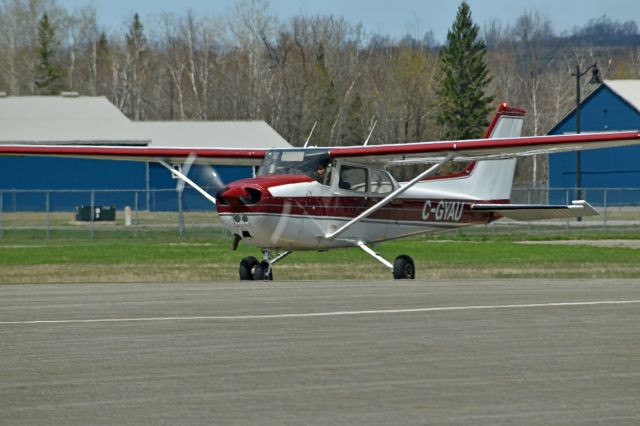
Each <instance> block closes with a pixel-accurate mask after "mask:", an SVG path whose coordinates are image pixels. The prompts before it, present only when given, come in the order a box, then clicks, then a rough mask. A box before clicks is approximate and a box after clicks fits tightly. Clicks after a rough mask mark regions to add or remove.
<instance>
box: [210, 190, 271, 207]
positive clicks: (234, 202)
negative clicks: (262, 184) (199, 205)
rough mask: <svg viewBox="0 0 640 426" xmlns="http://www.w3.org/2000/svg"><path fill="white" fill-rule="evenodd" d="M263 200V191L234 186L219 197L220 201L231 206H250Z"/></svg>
mask: <svg viewBox="0 0 640 426" xmlns="http://www.w3.org/2000/svg"><path fill="white" fill-rule="evenodd" d="M261 198H262V191H261V190H260V189H257V188H249V187H242V186H234V187H231V188H229V189H227V190H226V191H224V192H223V193H222V194H220V195H219V197H218V200H219V201H220V202H221V203H222V204H226V205H229V206H236V207H237V206H249V205H253V204H256V203H257V202H258V201H260V199H261Z"/></svg>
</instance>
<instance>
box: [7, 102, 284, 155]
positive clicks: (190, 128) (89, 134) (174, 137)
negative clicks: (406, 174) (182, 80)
mask: <svg viewBox="0 0 640 426" xmlns="http://www.w3.org/2000/svg"><path fill="white" fill-rule="evenodd" d="M0 144H5V145H7V144H47V145H148V146H152V147H196V148H204V147H209V148H212V147H218V148H261V149H267V148H289V147H291V145H290V144H289V143H288V142H287V141H286V140H284V139H283V138H282V136H280V135H279V134H278V133H277V132H276V131H275V130H273V128H271V126H269V125H268V124H267V123H265V122H264V121H157V122H155V121H146V122H132V121H131V120H129V119H128V118H127V117H126V116H125V115H124V114H123V113H122V112H121V111H120V110H119V109H118V108H117V107H116V106H115V105H113V104H112V103H111V102H109V100H108V99H107V98H105V97H102V96H100V97H95V96H17V97H13V96H10V97H2V96H0Z"/></svg>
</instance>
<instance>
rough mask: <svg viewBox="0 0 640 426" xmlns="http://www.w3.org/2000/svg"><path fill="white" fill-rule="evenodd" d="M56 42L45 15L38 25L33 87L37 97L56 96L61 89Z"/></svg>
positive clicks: (52, 29)
mask: <svg viewBox="0 0 640 426" xmlns="http://www.w3.org/2000/svg"><path fill="white" fill-rule="evenodd" d="M57 50H58V41H57V40H56V33H55V29H54V27H53V26H52V25H51V24H50V23H49V17H48V16H47V14H46V13H45V14H44V15H43V16H42V19H41V20H40V22H39V23H38V50H37V54H38V58H39V62H38V65H37V67H36V72H35V85H36V89H37V93H38V94H39V95H57V94H59V93H60V91H61V89H62V81H61V77H62V69H61V67H60V64H59V63H58V62H57V60H56V54H57Z"/></svg>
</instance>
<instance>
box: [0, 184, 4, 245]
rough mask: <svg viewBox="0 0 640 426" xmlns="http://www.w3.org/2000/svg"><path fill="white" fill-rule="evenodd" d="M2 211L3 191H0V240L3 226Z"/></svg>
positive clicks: (2, 234) (2, 236)
mask: <svg viewBox="0 0 640 426" xmlns="http://www.w3.org/2000/svg"><path fill="white" fill-rule="evenodd" d="M3 212H4V192H0V240H2V239H4V227H3V226H2V214H3Z"/></svg>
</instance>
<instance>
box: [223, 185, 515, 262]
mask: <svg viewBox="0 0 640 426" xmlns="http://www.w3.org/2000/svg"><path fill="white" fill-rule="evenodd" d="M369 183H370V182H369ZM390 185H391V187H389V188H384V189H383V192H382V193H379V192H372V191H371V189H372V185H369V187H368V190H367V191H357V190H353V189H351V188H350V189H345V188H341V187H340V184H339V181H338V180H337V179H334V180H333V181H331V182H325V183H320V182H318V181H316V180H314V179H312V178H311V177H309V176H306V175H292V174H286V175H267V176H259V177H256V178H252V179H243V180H240V181H236V182H233V183H232V184H230V185H229V186H228V189H227V191H225V193H224V194H222V196H221V197H219V199H218V203H217V208H218V213H219V215H220V220H221V222H222V224H223V225H224V226H225V227H226V228H227V229H229V231H230V232H231V233H232V234H234V235H237V236H239V237H240V238H242V240H243V242H245V243H247V244H250V245H255V246H258V247H262V248H279V249H285V250H325V249H331V248H338V247H351V246H353V245H354V243H355V242H357V241H365V242H367V243H375V242H381V241H385V240H391V239H397V238H402V237H406V236H410V235H416V234H423V233H430V232H438V231H443V230H448V229H452V228H457V227H461V226H468V225H477V224H487V223H489V222H491V221H493V220H496V219H498V218H499V217H497V216H496V215H494V214H492V213H483V212H477V211H472V210H471V205H472V204H478V203H480V202H483V200H478V199H473V198H471V197H460V196H459V194H458V196H456V194H448V193H444V192H442V191H438V190H429V189H428V188H425V185H416V186H414V187H412V188H409V189H408V190H407V191H406V192H405V193H404V194H402V196H400V197H398V198H396V199H394V200H392V201H390V202H389V203H388V204H386V205H385V206H384V207H382V208H380V209H379V210H378V211H376V212H375V213H373V214H371V215H370V216H369V217H367V218H365V219H363V220H362V221H360V222H358V223H356V224H355V225H354V226H353V227H351V228H350V229H348V230H347V231H346V232H345V233H344V234H341V235H340V236H339V237H338V238H335V239H326V238H324V236H325V235H326V234H328V233H331V232H333V231H335V230H336V229H338V228H340V227H341V226H342V225H344V224H345V223H347V222H348V221H350V220H351V219H353V218H354V217H356V216H358V215H359V214H361V213H362V212H364V211H365V210H367V209H368V208H370V207H372V206H374V205H375V204H376V203H378V202H379V201H381V200H382V199H383V198H385V196H386V194H387V193H389V192H391V190H393V189H395V188H397V186H398V185H401V184H398V183H396V182H395V181H391V182H390ZM489 201H490V202H507V201H508V200H486V201H485V202H489Z"/></svg>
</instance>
